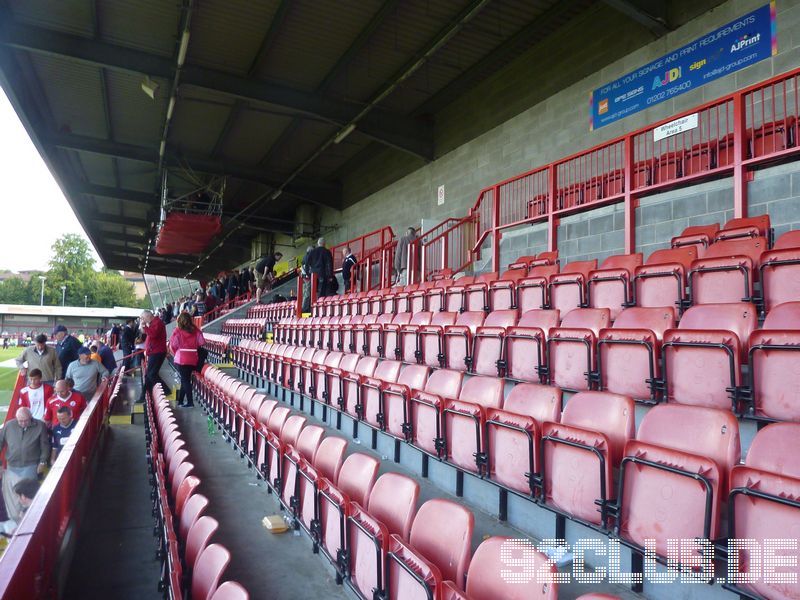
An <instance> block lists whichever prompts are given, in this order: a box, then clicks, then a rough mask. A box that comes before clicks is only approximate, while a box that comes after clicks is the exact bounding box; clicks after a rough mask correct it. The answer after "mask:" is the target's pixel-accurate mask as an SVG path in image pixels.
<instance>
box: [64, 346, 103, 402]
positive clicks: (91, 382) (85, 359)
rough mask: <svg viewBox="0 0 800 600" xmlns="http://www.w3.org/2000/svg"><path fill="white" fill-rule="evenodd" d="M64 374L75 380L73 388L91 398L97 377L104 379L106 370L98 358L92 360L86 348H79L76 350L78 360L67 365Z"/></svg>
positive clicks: (95, 388)
mask: <svg viewBox="0 0 800 600" xmlns="http://www.w3.org/2000/svg"><path fill="white" fill-rule="evenodd" d="M98 358H99V356H98ZM66 375H67V377H68V378H69V379H72V380H73V381H74V382H75V389H76V390H77V391H78V392H80V394H81V395H82V396H83V397H84V398H87V399H90V400H91V398H92V396H94V393H95V392H96V391H97V382H98V378H101V379H106V378H107V377H108V371H107V370H106V368H105V367H104V366H103V365H102V363H101V362H100V361H99V360H92V358H91V352H90V351H89V349H88V348H81V349H80V350H78V360H76V361H75V362H73V363H72V364H71V365H70V366H69V367H67V373H66Z"/></svg>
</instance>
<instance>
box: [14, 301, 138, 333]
mask: <svg viewBox="0 0 800 600" xmlns="http://www.w3.org/2000/svg"><path fill="white" fill-rule="evenodd" d="M141 313H142V309H141V308H130V307H125V306H115V307H114V308H83V307H79V306H35V305H34V306H31V305H27V304H0V333H1V334H2V335H9V336H12V337H16V336H17V335H19V334H25V335H26V336H31V337H33V336H35V335H36V334H39V333H46V334H47V335H48V336H49V335H51V334H52V333H53V328H54V327H55V326H56V325H64V326H66V327H67V328H68V329H69V330H70V332H72V333H75V334H78V333H85V334H91V333H94V332H95V331H96V330H97V329H98V328H100V329H102V330H103V331H107V330H108V329H110V328H111V325H112V324H114V323H124V322H125V319H126V318H127V317H138V316H139V315H140V314H141Z"/></svg>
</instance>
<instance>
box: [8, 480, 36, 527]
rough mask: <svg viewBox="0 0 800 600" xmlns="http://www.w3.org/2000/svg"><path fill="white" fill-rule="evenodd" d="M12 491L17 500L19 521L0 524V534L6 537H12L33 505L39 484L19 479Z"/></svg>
mask: <svg viewBox="0 0 800 600" xmlns="http://www.w3.org/2000/svg"><path fill="white" fill-rule="evenodd" d="M13 491H14V494H16V496H17V498H18V499H19V505H20V515H19V519H17V520H14V519H9V520H8V521H3V522H2V523H0V533H2V534H3V535H6V536H10V535H13V533H14V532H15V531H16V530H17V527H19V524H20V521H22V517H23V516H25V512H26V511H27V510H28V508H30V505H31V504H32V503H33V498H34V496H36V492H38V491H39V482H38V481H36V480H35V479H20V480H19V481H18V482H17V483H16V484H14V490H13Z"/></svg>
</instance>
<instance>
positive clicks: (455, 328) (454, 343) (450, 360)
mask: <svg viewBox="0 0 800 600" xmlns="http://www.w3.org/2000/svg"><path fill="white" fill-rule="evenodd" d="M485 319H486V313H485V312H483V311H466V312H462V313H461V314H459V315H458V318H457V319H456V322H455V324H453V325H448V326H447V327H445V328H444V333H443V334H442V355H443V356H442V363H441V366H443V367H445V368H447V369H457V370H462V371H466V370H467V369H469V368H470V365H471V364H472V356H471V351H472V340H473V338H474V336H475V333H476V332H477V330H478V328H479V327H481V326H482V325H483V322H484V320H485Z"/></svg>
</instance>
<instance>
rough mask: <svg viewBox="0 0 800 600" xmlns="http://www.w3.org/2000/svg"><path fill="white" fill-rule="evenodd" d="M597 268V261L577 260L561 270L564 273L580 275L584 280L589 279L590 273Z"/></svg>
mask: <svg viewBox="0 0 800 600" xmlns="http://www.w3.org/2000/svg"><path fill="white" fill-rule="evenodd" d="M596 268H597V259H596V258H594V259H592V260H576V261H574V262H571V263H567V264H566V265H564V268H563V269H561V272H562V273H580V274H581V275H583V277H584V279H586V278H587V277H589V271H594V270H595V269H596Z"/></svg>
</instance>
